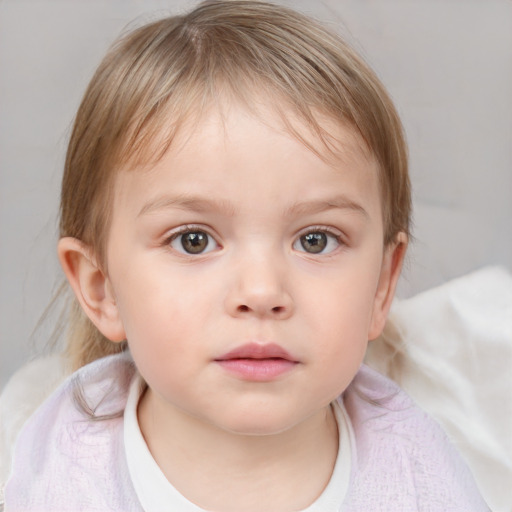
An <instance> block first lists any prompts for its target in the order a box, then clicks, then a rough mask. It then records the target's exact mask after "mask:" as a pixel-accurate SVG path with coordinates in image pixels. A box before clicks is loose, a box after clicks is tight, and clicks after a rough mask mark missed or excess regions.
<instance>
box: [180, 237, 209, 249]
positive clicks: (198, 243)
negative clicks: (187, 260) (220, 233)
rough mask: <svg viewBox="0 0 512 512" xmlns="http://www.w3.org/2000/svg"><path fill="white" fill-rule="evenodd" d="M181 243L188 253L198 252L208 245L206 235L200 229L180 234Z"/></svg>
mask: <svg viewBox="0 0 512 512" xmlns="http://www.w3.org/2000/svg"><path fill="white" fill-rule="evenodd" d="M181 243H182V245H183V248H184V249H185V251H187V252H188V253H190V254H199V253H201V252H203V251H204V250H205V249H206V246H207V245H208V235H207V234H206V233H203V232H202V231H194V232H192V233H185V234H183V235H181Z"/></svg>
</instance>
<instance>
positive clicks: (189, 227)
mask: <svg viewBox="0 0 512 512" xmlns="http://www.w3.org/2000/svg"><path fill="white" fill-rule="evenodd" d="M195 231H202V232H204V233H206V234H207V235H208V236H209V237H210V238H211V239H212V240H213V241H214V242H215V244H216V245H217V248H219V247H221V244H220V243H219V241H218V237H217V235H214V234H212V230H211V229H210V228H208V227H207V226H203V225H200V224H184V225H182V226H178V227H177V228H174V229H173V230H171V231H170V232H168V233H166V235H165V238H164V240H163V242H162V245H163V246H165V247H169V248H171V243H172V242H174V240H176V239H177V238H178V237H180V236H181V235H184V234H185V233H189V232H195ZM172 250H173V251H174V252H177V253H178V254H180V255H181V256H189V257H194V258H197V257H198V256H201V255H205V254H209V253H210V252H212V250H209V251H206V252H202V253H198V254H192V253H187V252H181V251H178V250H176V249H174V248H172ZM213 250H215V249H213Z"/></svg>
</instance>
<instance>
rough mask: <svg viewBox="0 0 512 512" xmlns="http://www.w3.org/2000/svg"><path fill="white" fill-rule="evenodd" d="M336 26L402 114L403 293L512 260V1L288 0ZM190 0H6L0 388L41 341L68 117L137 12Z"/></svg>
mask: <svg viewBox="0 0 512 512" xmlns="http://www.w3.org/2000/svg"><path fill="white" fill-rule="evenodd" d="M284 3H287V4H288V5H293V6H295V7H297V8H299V9H301V10H303V11H305V12H306V13H309V14H313V15H315V16H317V17H319V18H320V19H322V20H324V21H327V22H328V23H329V24H332V25H333V26H335V27H337V28H338V29H339V30H340V31H342V33H344V34H345V35H346V36H347V37H348V38H349V39H350V40H351V41H352V42H353V44H355V46H356V47H357V48H358V49H359V50H360V51H361V52H362V53H363V55H364V56H365V57H366V59H367V60H368V61H369V62H370V64H371V65H372V66H373V67H374V68H375V69H376V70H377V72H378V73H379V75H380V76H381V78H382V80H383V81H384V83H385V84H386V85H387V87H388V89H389V91H390V92H391V94H392V96H393V98H394V99H395V102H396V104H397V106H398V109H399V111H400V113H401V115H402V118H403V121H404V124H405V127H406V131H407V134H408V139H409V144H410V154H411V175H412V180H413V185H414V202H415V214H414V222H415V229H414V233H415V237H416V241H415V243H414V245H413V246H412V248H411V251H410V253H409V261H408V266H407V268H406V271H405V273H404V276H403V278H402V282H401V284H400V291H399V295H400V296H401V297H407V296H410V295H413V294H416V293H418V292H420V291H422V290H425V289H427V288H430V287H432V286H436V285H438V284H441V283H443V282H445V281H447V280H449V279H451V278H454V277H457V276H461V275H463V274H466V273H468V272H470V271H472V270H475V269H478V268H480V267H482V266H485V265H489V264H501V265H505V266H507V267H508V268H509V269H512V236H511V231H512V230H511V219H512V149H511V148H512V144H511V142H512V93H511V91H512V1H510V0H442V1H441V0H338V1H336V0H330V1H329V0H324V1H313V0H309V1H307V0H303V1H297V2H284ZM191 5H193V2H190V1H185V0H181V1H180V0H175V1H171V0H169V1H148V0H146V1H136V0H131V1H130V0H122V1H121V0H117V1H114V0H110V1H101V2H100V1H92V0H82V1H79V0H60V1H57V0H54V1H49V0H10V1H9V0H0V388H1V387H2V386H3V385H4V384H5V382H6V380H7V378H8V377H9V376H10V375H11V374H12V373H13V372H14V371H15V370H16V369H17V368H18V367H19V366H20V365H21V364H23V362H24V361H26V360H27V359H28V358H29V357H31V355H32V354H34V353H36V352H37V350H38V349H40V347H42V346H43V345H44V343H45V341H46V339H47V338H48V336H49V332H50V331H51V324H52V322H53V321H52V319H51V318H50V320H49V321H48V322H46V324H45V325H44V327H43V328H42V329H39V330H38V331H36V333H35V334H34V335H33V334H32V332H33V329H34V327H35V325H36V323H37V320H38V318H39V317H40V315H41V313H42V312H43V310H44V309H45V306H46V305H47V304H48V302H49V301H50V299H51V296H52V293H53V290H54V288H55V284H56V282H57V281H58V279H59V276H60V274H59V269H58V264H57V259H56V255H55V244H56V218H57V204H58V194H59V181H60V176H61V168H62V162H63V157H64V152H65V147H66V141H67V137H68V134H69V129H70V124H71V121H72V118H73V116H74V112H75V110H76V108H77V106H78V103H79V101H80V98H81V95H82V93H83V91H84V89H85V86H86V84H87V82H88V80H89V79H90V77H91V75H92V72H93V71H94V69H95V67H96V65H97V64H98V63H99V60H100V59H101V57H102V55H103V54H104V52H105V50H106V49H107V47H108V46H109V45H110V43H111V42H112V41H113V40H114V39H115V37H116V36H117V35H118V34H119V32H120V31H121V30H122V29H124V28H125V27H126V26H127V25H128V24H129V23H130V22H131V21H132V20H134V19H135V18H139V20H138V21H140V17H142V19H146V18H147V19H152V18H153V17H154V16H155V15H156V16H160V15H163V14H165V13H167V12H176V11H179V10H183V9H186V8H187V7H188V6H191Z"/></svg>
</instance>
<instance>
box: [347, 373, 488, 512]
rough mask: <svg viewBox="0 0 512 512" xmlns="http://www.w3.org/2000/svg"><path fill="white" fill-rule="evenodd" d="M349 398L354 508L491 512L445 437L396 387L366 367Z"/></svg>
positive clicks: (350, 389) (437, 426) (468, 472)
mask: <svg viewBox="0 0 512 512" xmlns="http://www.w3.org/2000/svg"><path fill="white" fill-rule="evenodd" d="M343 398H344V403H345V407H346V410H347V413H348V415H349V417H350V420H351V424H352V428H353V436H354V454H355V457H354V458H355V461H354V472H353V482H352V492H351V499H352V500H353V501H354V503H356V502H361V499H362V500H363V501H362V502H364V503H365V504H366V505H365V506H367V505H368V500H374V503H381V505H382V506H381V508H379V507H378V506H375V505H374V508H372V510H393V511H401V510H407V511H414V510H429V511H443V512H446V511H454V512H455V511H460V512H462V511H466V510H472V511H487V510H488V508H487V506H486V505H485V503H484V502H483V500H482V498H481V496H480V494H479V491H478V489H477V487H476V484H475V482H474V480H473V477H472V475H471V473H470V471H469V469H468V468H467V466H466V465H465V463H464V462H463V460H462V459H461V457H460V456H459V454H458V453H457V452H456V450H455V449H454V447H453V446H452V445H451V443H450V442H449V440H448V438H447V436H446V435H445V433H444V432H443V431H442V429H441V428H440V427H439V425H438V424H437V423H436V422H435V421H434V420H433V419H431V418H430V417H429V416H428V415H427V414H426V413H425V412H424V411H422V410H421V409H420V408H419V407H418V406H417V405H416V404H415V403H414V401H413V400H412V399H411V398H410V397H409V396H408V395H407V394H406V393H405V392H404V391H402V390H401V389H400V388H399V387H398V386H397V384H396V383H394V382H393V381H391V380H390V379H388V378H386V377H384V376H382V375H380V374H379V373H378V372H376V371H374V370H372V369H370V368H368V367H366V366H363V367H361V369H360V371H359V372H358V374H357V375H356V377H355V379H354V381H353V382H352V384H351V385H350V386H349V388H348V389H347V391H346V392H345V394H344V397H343ZM391 498H392V499H393V501H392V502H391V503H392V504H393V505H392V506H390V505H389V503H390V499H391ZM372 503H373V502H372ZM386 507H387V508H386ZM355 510H357V507H356V508H355ZM361 510H362V509H361Z"/></svg>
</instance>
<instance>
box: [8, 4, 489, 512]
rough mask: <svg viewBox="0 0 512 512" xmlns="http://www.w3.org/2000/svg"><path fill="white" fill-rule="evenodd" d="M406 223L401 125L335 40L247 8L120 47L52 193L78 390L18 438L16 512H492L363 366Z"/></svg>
mask: <svg viewBox="0 0 512 512" xmlns="http://www.w3.org/2000/svg"><path fill="white" fill-rule="evenodd" d="M409 216H410V190H409V179H408V171H407V158H406V147H405V142H404V138H403V134H402V129H401V125H400V121H399V119H398V116H397V114H396V111H395V109H394V107H393V105H392V103H391V101H390V99H389V97H388V95H387V93H386V92H385V90H384V88H383V86H382V85H381V83H380V82H379V80H378V79H377V78H376V76H375V75H374V74H373V72H372V71H371V70H370V69H369V68H368V67H367V66H366V65H365V64H364V63H363V61H362V60H361V59H360V58H359V57H358V56H357V55H356V54H355V53H354V52H353V50H351V49H350V48H349V47H348V46H347V45H346V44H345V43H344V42H343V41H342V40H340V38H339V37H337V36H335V35H333V34H331V33H329V32H328V31H326V30H325V29H324V28H323V27H321V26H319V25H317V24H316V23H314V22H313V21H311V20H309V19H308V18H305V17H303V16H302V15H299V14H297V13H295V12H293V11H291V10H288V9H285V8H283V7H279V6H276V5H272V4H266V3H262V2H238V1H225V2H222V1H220V2H206V3H204V4H201V5H200V6H198V7H197V8H196V9H195V10H193V11H192V12H190V13H189V14H187V15H184V16H176V17H170V18H167V19H163V20H160V21H157V22H154V23H151V24H149V25H147V26H143V27H141V28H139V29H137V30H135V31H133V32H132V33H129V34H128V35H126V36H125V37H123V38H122V39H121V40H120V41H119V42H118V43H117V44H115V45H114V47H113V48H112V49H111V50H110V52H109V53H108V54H107V56H106V57H105V59H104V60H103V62H102V63H101V65H100V67H99V69H98V70H97V72H96V74H95V75H94V77H93V79H92V81H91V83H90V85H89V87H88V89H87V91H86V94H85V97H84V99H83V101H82V104H81V106H80V108H79V111H78V114H77V117H76V121H75V125H74V130H73V133H72V136H71V140H70V143H69V148H68V154H67V159H66V165H65V173H64V178H63V184H62V201H61V223H60V230H61V231H60V232H61V238H60V241H59V245H58V253H59V258H60V261H61V264H62V267H63V269H64V272H65V274H66V276H67V278H68V280H69V283H70V285H71V287H72V289H73V291H74V293H75V296H76V302H75V304H74V305H73V306H72V308H71V319H70V334H69V356H70V358H71V360H72V363H73V365H74V368H75V369H77V371H76V372H75V373H74V374H73V375H72V376H71V377H70V378H69V379H68V380H67V381H66V382H65V383H64V384H63V385H62V386H61V387H60V388H59V389H58V390H57V391H56V392H55V393H54V394H53V395H52V396H51V397H50V398H49V399H48V400H47V401H46V402H45V403H44V404H43V405H42V406H41V407H40V408H39V409H38V410H37V411H36V413H35V414H34V415H33V416H32V417H31V418H30V419H29V420H28V422H27V423H26V425H25V427H24V429H23V431H22V433H21V434H20V436H19V438H18V441H17V444H16V450H15V453H14V459H13V466H12V472H11V476H10V479H9V481H8V483H7V486H6V489H5V506H6V511H7V512H9V511H27V510H30V511H50V510H52V511H54V510H68V511H78V510H84V511H85V510H86V511H105V510H123V511H128V510H130V511H132V510H133V511H142V510H145V511H147V512H149V511H161V510H176V511H201V510H210V511H222V512H230V511H236V512H254V511H265V512H268V511H283V512H284V511H298V510H306V511H321V512H328V511H338V510H339V511H341V510H342V511H351V512H352V511H369V510H372V511H376V510H380V511H393V512H397V511H408V512H409V511H414V510H421V511H447V510H450V511H470V510H471V511H483V510H487V507H486V505H485V503H484V502H483V500H482V499H481V498H480V496H479V494H478V491H477V490H476V487H475V484H474V482H473V480H472V477H471V475H470V473H469V471H468V469H467V468H466V466H465V465H464V464H463V462H462V461H461V459H460V458H459V456H458V455H457V454H456V453H455V451H454V449H453V448H452V447H451V445H450V444H449V443H448V441H447V439H446V437H445V436H444V434H443V433H442V432H441V431H440V429H439V428H438V426H437V425H436V424H435V423H434V422H433V421H431V420H430V419H429V418H428V417H427V416H426V415H425V414H424V413H423V412H422V411H420V410H418V409H417V407H416V406H415V405H414V404H413V403H412V401H411V400H410V399H409V398H408V397H407V396H406V395H405V394H404V393H403V392H402V391H400V390H399V389H398V388H397V386H396V385H395V384H393V383H392V382H390V381H389V380H387V379H386V378H384V377H382V376H380V375H379V374H377V373H375V372H373V371H371V370H370V369H368V368H366V367H365V366H362V360H363V357H364V354H365V350H366V346H367V342H368V340H373V339H375V338H377V337H378V336H379V335H380V334H381V332H382V330H383V328H384V324H385V322H386V316H387V313H388V311H389V308H390V305H391V302H392V299H393V295H394V291H395V286H396V282H397V280H398V277H399V274H400V269H401V265H402V261H403V258H404V253H405V250H406V246H407V241H408V235H409ZM106 356H107V357H106Z"/></svg>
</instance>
